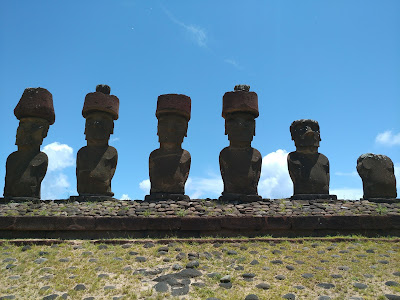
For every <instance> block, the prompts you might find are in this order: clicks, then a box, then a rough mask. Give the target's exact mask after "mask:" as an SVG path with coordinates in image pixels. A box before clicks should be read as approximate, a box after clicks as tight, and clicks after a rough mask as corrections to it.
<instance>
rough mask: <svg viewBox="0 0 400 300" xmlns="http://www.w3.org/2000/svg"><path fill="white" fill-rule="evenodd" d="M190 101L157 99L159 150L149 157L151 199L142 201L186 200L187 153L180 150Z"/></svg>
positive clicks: (176, 96) (178, 97)
mask: <svg viewBox="0 0 400 300" xmlns="http://www.w3.org/2000/svg"><path fill="white" fill-rule="evenodd" d="M190 110H191V99H190V97H188V96H186V95H179V94H166V95H160V96H159V97H158V100H157V110H156V117H157V119H158V125H157V135H158V141H159V142H160V148H158V149H156V150H154V151H153V152H151V154H150V157H149V176H150V183H151V188H150V195H147V196H146V197H145V200H148V201H150V200H162V199H172V200H189V199H190V198H189V196H187V195H185V183H186V180H187V179H188V176H189V170H190V163H191V157H190V153H189V152H188V151H186V150H184V149H182V142H183V139H184V137H186V136H187V129H188V122H189V120H190Z"/></svg>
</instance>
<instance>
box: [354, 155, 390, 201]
mask: <svg viewBox="0 0 400 300" xmlns="http://www.w3.org/2000/svg"><path fill="white" fill-rule="evenodd" d="M357 172H358V174H359V175H360V177H361V179H362V182H363V189H364V197H363V198H364V199H371V198H396V197H397V192H396V177H395V175H394V165H393V162H392V160H391V159H390V158H389V157H387V156H385V155H380V154H372V153H366V154H363V155H361V156H360V157H359V158H358V159H357Z"/></svg>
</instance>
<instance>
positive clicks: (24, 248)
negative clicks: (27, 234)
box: [21, 245, 32, 251]
mask: <svg viewBox="0 0 400 300" xmlns="http://www.w3.org/2000/svg"><path fill="white" fill-rule="evenodd" d="M31 249H32V247H31V246H29V245H25V246H23V247H22V248H21V251H28V250H31Z"/></svg>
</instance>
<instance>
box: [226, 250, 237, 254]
mask: <svg viewBox="0 0 400 300" xmlns="http://www.w3.org/2000/svg"><path fill="white" fill-rule="evenodd" d="M227 254H228V255H236V254H237V252H236V251H235V250H228V252H227Z"/></svg>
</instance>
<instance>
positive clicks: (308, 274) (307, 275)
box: [301, 273, 314, 279]
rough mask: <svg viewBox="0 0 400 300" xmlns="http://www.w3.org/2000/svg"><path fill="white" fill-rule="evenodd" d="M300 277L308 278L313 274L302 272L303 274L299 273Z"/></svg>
mask: <svg viewBox="0 0 400 300" xmlns="http://www.w3.org/2000/svg"><path fill="white" fill-rule="evenodd" d="M301 277H303V278H306V279H308V278H312V277H314V274H311V273H304V274H302V275H301Z"/></svg>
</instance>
